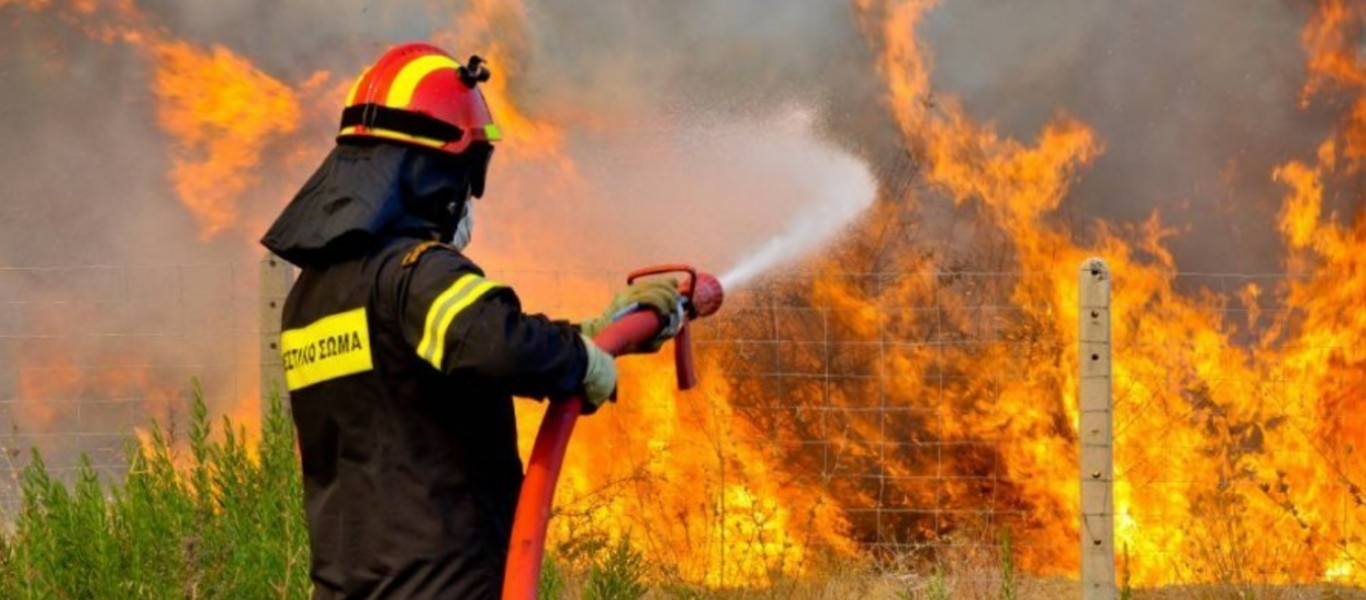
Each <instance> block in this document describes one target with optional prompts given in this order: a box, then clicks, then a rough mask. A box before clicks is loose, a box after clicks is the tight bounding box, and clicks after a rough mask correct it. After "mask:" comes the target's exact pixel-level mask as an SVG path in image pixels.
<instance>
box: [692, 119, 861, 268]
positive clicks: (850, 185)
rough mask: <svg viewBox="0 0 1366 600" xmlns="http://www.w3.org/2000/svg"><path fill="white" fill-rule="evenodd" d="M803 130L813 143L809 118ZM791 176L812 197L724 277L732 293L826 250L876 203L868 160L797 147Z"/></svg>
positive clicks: (833, 150) (821, 146) (809, 146)
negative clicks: (824, 246) (784, 265)
mask: <svg viewBox="0 0 1366 600" xmlns="http://www.w3.org/2000/svg"><path fill="white" fill-rule="evenodd" d="M800 127H802V128H803V129H804V132H803V133H804V134H805V136H806V137H808V138H810V139H814V138H815V137H816V136H815V134H814V133H812V132H811V130H810V122H809V119H801V122H800ZM793 151H794V152H795V154H794V155H793V156H791V157H789V158H791V159H792V160H793V161H794V168H793V169H791V171H790V173H791V174H792V176H793V177H796V178H797V181H796V182H795V183H796V184H797V187H798V188H800V189H804V190H809V191H810V195H809V197H808V198H806V199H805V201H804V202H802V203H801V204H800V205H798V206H796V207H795V210H794V211H793V212H792V213H791V214H790V216H789V218H788V221H787V223H786V225H785V226H784V227H783V229H782V230H781V231H780V232H779V233H778V234H776V235H773V236H772V237H770V238H768V239H767V240H766V241H764V242H763V243H761V244H759V245H758V246H757V247H755V248H754V249H753V250H750V251H749V252H747V253H746V254H745V256H744V257H742V258H741V259H740V260H738V261H737V262H736V263H735V264H734V265H732V266H731V268H730V269H729V270H727V271H726V272H725V273H724V274H722V275H721V276H720V278H719V279H720V280H721V285H722V287H724V288H725V289H727V290H733V289H736V288H738V287H739V286H742V285H744V284H746V283H748V282H750V281H751V280H753V279H754V278H755V277H757V276H759V275H760V274H762V273H764V272H765V271H767V270H769V269H771V268H773V267H775V266H778V265H780V264H782V263H784V262H789V261H792V260H795V259H798V258H801V257H803V256H805V255H807V254H808V253H810V252H812V251H815V250H817V249H819V248H820V246H821V245H822V244H824V243H825V242H827V241H829V240H830V239H831V238H833V237H834V236H835V235H836V234H838V233H839V232H840V230H842V229H843V228H844V227H846V226H848V225H849V223H850V222H852V221H853V220H854V219H855V218H856V217H858V215H860V214H862V213H863V211H864V210H865V209H867V208H868V207H869V206H871V205H872V203H873V200H874V198H875V195H876V193H877V184H876V182H875V181H874V179H873V176H872V174H871V173H870V172H869V171H868V168H867V166H866V165H865V164H864V163H863V161H861V160H858V159H857V158H855V157H854V156H852V155H850V154H848V153H845V152H843V151H841V150H839V149H837V148H834V147H832V146H829V145H827V144H823V143H820V144H816V143H813V144H802V145H800V146H796V147H794V149H793Z"/></svg>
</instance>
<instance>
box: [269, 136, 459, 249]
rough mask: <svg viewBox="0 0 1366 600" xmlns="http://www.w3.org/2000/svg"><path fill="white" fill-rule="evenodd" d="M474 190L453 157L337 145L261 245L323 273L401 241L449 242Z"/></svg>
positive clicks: (365, 145)
mask: <svg viewBox="0 0 1366 600" xmlns="http://www.w3.org/2000/svg"><path fill="white" fill-rule="evenodd" d="M468 189H469V176H468V170H467V169H465V168H464V166H463V165H462V163H460V161H458V160H456V159H455V158H454V157H448V156H444V155H441V154H438V153H436V152H433V151H430V150H425V149H421V148H414V147H408V146H402V145H398V144H388V143H361V144H354V143H344V144H338V145H337V147H336V148H333V149H332V152H331V153H330V154H328V155H327V158H326V159H325V160H323V163H322V165H321V166H319V167H318V170H317V171H316V172H315V173H313V177H311V178H309V180H308V182H307V183H305V184H304V186H303V189H300V190H299V193H298V194H295V196H294V199H293V200H291V201H290V203H289V205H288V206H286V207H285V210H284V212H283V213H281V215H280V217H279V218H278V219H276V220H275V223H274V224H273V225H271V227H270V230H269V231H267V232H266V235H265V237H263V238H261V244H262V245H264V246H265V247H266V248H269V249H270V251H271V252H274V253H275V254H277V255H279V256H280V257H281V258H284V259H285V260H287V261H289V262H291V263H293V264H295V265H298V266H300V267H320V266H325V265H328V264H332V263H336V262H342V261H345V260H350V259H353V258H356V257H358V256H361V255H363V254H365V253H366V252H369V251H371V250H372V249H374V248H376V247H378V246H381V245H383V244H384V243H385V242H386V241H389V240H392V239H394V238H398V237H416V238H422V239H445V238H446V237H449V235H450V234H451V232H453V231H454V228H455V221H456V218H457V216H458V215H459V214H460V212H459V211H460V207H459V206H453V203H456V204H458V203H459V202H461V201H464V200H465V199H466V197H467V194H468ZM452 208H454V209H455V212H454V213H452V211H451V209H452Z"/></svg>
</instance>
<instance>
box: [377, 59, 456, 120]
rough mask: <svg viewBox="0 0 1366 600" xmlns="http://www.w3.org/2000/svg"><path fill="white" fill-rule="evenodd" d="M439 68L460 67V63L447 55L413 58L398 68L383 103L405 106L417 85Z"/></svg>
mask: <svg viewBox="0 0 1366 600" xmlns="http://www.w3.org/2000/svg"><path fill="white" fill-rule="evenodd" d="M440 69H456V70H458V69H460V63H458V62H456V61H455V60H454V59H452V58H451V57H449V56H441V55H439V54H429V55H426V56H422V57H419V58H416V59H414V60H413V61H412V62H409V63H408V64H406V65H403V69H401V70H399V72H398V76H397V77H395V78H394V82H393V83H392V84H390V85H389V97H388V98H386V99H385V101H384V105H385V106H388V107H390V108H407V106H408V105H409V104H410V103H412V101H413V94H414V93H415V92H416V91H417V86H418V85H419V84H421V83H422V80H423V79H426V78H427V76H428V75H431V74H432V73H433V72H435V71H437V70H440Z"/></svg>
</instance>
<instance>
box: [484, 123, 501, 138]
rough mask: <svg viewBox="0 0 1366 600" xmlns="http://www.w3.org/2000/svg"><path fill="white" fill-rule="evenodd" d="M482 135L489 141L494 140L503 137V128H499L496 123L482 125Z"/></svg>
mask: <svg viewBox="0 0 1366 600" xmlns="http://www.w3.org/2000/svg"><path fill="white" fill-rule="evenodd" d="M484 137H485V138H487V139H488V141H490V142H496V141H498V140H501V139H503V130H502V129H499V128H498V125H496V124H494V123H489V124H488V125H485V126H484Z"/></svg>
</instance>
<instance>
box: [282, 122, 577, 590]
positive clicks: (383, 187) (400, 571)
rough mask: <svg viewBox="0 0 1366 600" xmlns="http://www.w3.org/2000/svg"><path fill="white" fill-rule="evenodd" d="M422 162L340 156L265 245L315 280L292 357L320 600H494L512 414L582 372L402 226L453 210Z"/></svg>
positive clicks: (397, 155)
mask: <svg viewBox="0 0 1366 600" xmlns="http://www.w3.org/2000/svg"><path fill="white" fill-rule="evenodd" d="M424 160H426V158H424V155H423V154H422V153H420V152H418V151H415V150H408V149H401V148H397V147H390V146H386V145H378V146H373V147H363V148H350V147H346V146H342V147H339V149H338V150H337V151H334V153H333V155H332V156H331V157H329V159H328V161H327V162H325V163H324V166H323V168H321V169H320V170H319V174H318V175H315V176H314V180H312V181H310V183H309V185H306V186H305V188H304V190H303V191H301V192H300V195H299V196H297V197H296V198H295V200H294V201H293V202H292V203H291V205H290V207H289V208H287V209H286V211H285V214H284V215H283V216H282V217H281V220H280V222H277V224H276V226H275V227H273V228H272V230H271V232H270V233H268V234H267V236H266V238H265V239H264V240H263V243H265V244H266V245H267V246H268V247H270V248H271V249H272V250H274V251H275V252H277V253H278V254H280V255H281V256H283V257H285V258H286V259H288V260H291V261H292V262H295V263H296V264H299V265H300V266H301V267H302V271H301V274H300V276H299V278H298V280H297V282H296V283H295V284H294V287H293V289H292V290H291V291H290V294H289V298H288V300H287V301H286V303H285V307H284V323H283V329H284V332H283V333H282V335H281V349H282V354H283V357H284V366H285V379H286V383H287V385H288V388H289V394H290V405H291V408H292V410H293V417H294V422H295V424H296V426H297V429H298V434H299V447H300V454H301V456H302V461H303V475H304V495H305V498H304V500H305V509H306V512H307V520H308V528H309V536H310V543H311V549H312V577H313V582H314V588H315V595H314V597H315V598H319V599H333V598H367V599H381V598H382V599H409V598H412V599H418V598H422V599H426V598H461V599H464V598H474V599H481V598H490V599H492V598H497V597H498V596H499V595H500V591H501V585H502V577H503V569H504V566H505V562H506V556H507V546H508V540H509V535H510V532H511V524H512V516H513V512H514V510H515V508H516V503H517V494H518V492H519V489H520V486H521V480H522V465H521V461H520V458H519V457H518V452H517V436H516V422H515V419H514V415H513V406H512V396H514V395H516V396H526V397H533V398H540V397H546V396H562V395H565V394H567V393H570V392H572V391H574V390H576V389H577V388H578V386H579V385H580V382H581V380H582V378H583V375H584V371H585V369H586V368H587V358H586V353H585V349H584V346H583V342H582V341H581V338H580V337H579V335H578V334H577V333H576V331H575V330H574V328H573V327H572V326H571V325H569V324H568V323H564V322H555V321H550V320H548V319H546V318H545V317H543V316H532V315H527V314H524V313H523V312H522V309H521V306H520V303H519V302H518V299H517V296H516V294H514V293H513V291H512V290H511V289H510V288H508V287H507V286H504V285H501V284H499V283H497V282H495V281H493V280H491V279H487V278H485V276H484V273H483V272H482V271H481V270H480V269H479V268H478V267H477V266H475V264H474V263H472V262H471V261H470V260H468V259H467V258H465V257H464V256H463V255H461V254H460V253H459V252H457V251H456V250H454V249H452V248H450V247H447V246H443V245H439V244H436V243H434V242H432V241H430V238H431V237H433V236H434V235H436V234H435V233H434V232H435V227H425V226H423V225H422V223H423V222H424V219H423V218H422V217H421V215H415V214H414V213H418V212H421V211H420V210H416V209H403V207H404V205H405V203H407V204H417V202H416V200H415V198H414V194H416V193H417V192H415V191H414V190H426V192H425V193H444V192H440V191H439V190H438V191H432V189H433V185H432V183H431V181H428V180H431V179H437V180H440V179H441V178H442V177H445V176H446V174H445V173H443V172H442V171H441V170H440V169H439V168H437V167H439V165H436V166H433V165H424V164H421V163H422V162H423V161H424ZM414 163H417V164H414ZM320 178H321V179H323V180H324V181H322V182H319V181H318V180H319V179H320ZM457 183H458V182H457ZM435 188H440V186H435ZM396 207H397V209H403V210H397V209H396ZM338 214H347V215H348V216H346V217H344V218H345V220H347V221H349V222H348V223H339V222H337V219H338V218H339V217H337V215H338ZM300 219H303V222H300ZM308 221H312V222H311V225H312V226H311V227H310V226H308V225H310V223H309V222H308ZM319 230H322V231H330V232H331V234H328V235H315V234H316V232H317V231H319ZM300 231H302V232H304V233H299V232H300ZM337 236H347V237H346V239H345V241H344V242H342V243H338V242H337V241H336V238H337Z"/></svg>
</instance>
